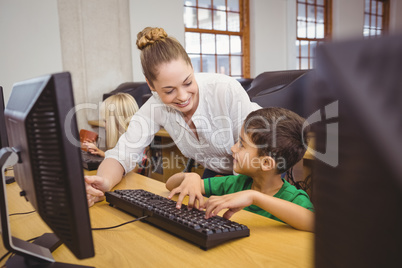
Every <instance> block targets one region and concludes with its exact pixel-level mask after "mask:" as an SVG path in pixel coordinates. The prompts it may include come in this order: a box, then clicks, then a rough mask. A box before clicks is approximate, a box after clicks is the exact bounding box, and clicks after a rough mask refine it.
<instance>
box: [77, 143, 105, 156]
mask: <svg viewBox="0 0 402 268" xmlns="http://www.w3.org/2000/svg"><path fill="white" fill-rule="evenodd" d="M82 145H83V146H84V147H86V148H87V150H88V152H89V153H91V154H95V155H100V156H102V157H104V156H105V152H104V151H102V150H101V149H99V148H98V147H96V145H95V144H94V143H92V142H88V141H84V142H83V143H82Z"/></svg>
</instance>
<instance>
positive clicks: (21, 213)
mask: <svg viewBox="0 0 402 268" xmlns="http://www.w3.org/2000/svg"><path fill="white" fill-rule="evenodd" d="M34 212H36V210H32V211H28V212H18V213H13V214H10V215H8V216H10V217H11V216H16V215H25V214H30V213H34Z"/></svg>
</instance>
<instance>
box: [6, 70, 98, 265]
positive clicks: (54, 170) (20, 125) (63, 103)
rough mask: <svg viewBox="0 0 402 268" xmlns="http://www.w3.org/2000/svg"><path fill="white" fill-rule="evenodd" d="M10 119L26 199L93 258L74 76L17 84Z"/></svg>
mask: <svg viewBox="0 0 402 268" xmlns="http://www.w3.org/2000/svg"><path fill="white" fill-rule="evenodd" d="M5 120H6V125H7V131H8V134H9V135H8V136H9V146H10V147H12V150H13V151H14V152H16V154H17V155H18V163H17V164H16V165H15V166H14V176H15V180H16V182H17V183H18V185H19V186H20V188H21V190H22V192H21V195H23V196H24V197H25V198H26V199H27V200H28V201H29V202H30V203H31V204H32V205H33V207H34V208H35V209H36V211H37V212H38V213H39V215H40V217H41V218H42V219H43V220H44V222H45V223H46V224H47V225H48V226H49V227H50V228H51V230H52V231H53V232H54V234H55V235H56V236H57V237H58V238H59V239H60V240H61V242H62V243H64V244H65V245H66V246H67V247H68V248H69V249H70V251H71V252H72V253H73V254H74V255H75V256H76V257H77V258H79V259H83V258H89V257H93V256H94V246H93V239H92V231H91V224H90V218H89V212H88V204H87V199H86V190H85V182H84V175H83V168H82V165H81V153H80V143H79V134H78V128H77V124H76V118H75V108H74V98H73V91H72V83H71V76H70V74H69V73H67V72H65V73H58V74H52V75H47V76H42V77H38V78H34V79H30V80H26V81H23V82H19V83H16V84H14V86H13V89H12V92H11V95H10V98H9V101H8V103H7V107H6V109H5ZM12 133H18V135H11V134H12ZM28 224H29V223H28ZM27 228H28V227H27ZM3 240H4V238H3ZM9 250H11V251H14V252H15V253H17V254H20V253H21V252H20V251H18V249H17V250H15V249H9ZM23 255H26V254H25V253H24V252H23ZM28 255H29V254H28ZM28 257H29V256H28ZM34 257H35V258H36V257H37V256H36V255H35V256H34ZM38 258H40V256H39V257H38Z"/></svg>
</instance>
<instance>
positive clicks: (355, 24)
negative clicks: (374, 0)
mask: <svg viewBox="0 0 402 268" xmlns="http://www.w3.org/2000/svg"><path fill="white" fill-rule="evenodd" d="M364 2H365V1H364V0H353V1H350V0H336V1H333V3H332V40H340V39H349V38H359V37H363V23H364Z"/></svg>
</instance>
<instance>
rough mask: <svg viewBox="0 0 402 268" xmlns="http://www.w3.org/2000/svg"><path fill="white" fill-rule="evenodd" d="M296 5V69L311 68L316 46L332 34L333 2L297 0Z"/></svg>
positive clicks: (327, 0) (328, 0)
mask: <svg viewBox="0 0 402 268" xmlns="http://www.w3.org/2000/svg"><path fill="white" fill-rule="evenodd" d="M296 5H297V7H296V20H297V24H296V49H297V54H296V55H297V62H296V69H311V68H313V67H314V53H315V48H316V47H317V45H319V44H321V43H323V42H324V40H325V38H327V37H329V36H330V29H331V5H332V2H331V0H297V1H296Z"/></svg>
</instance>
